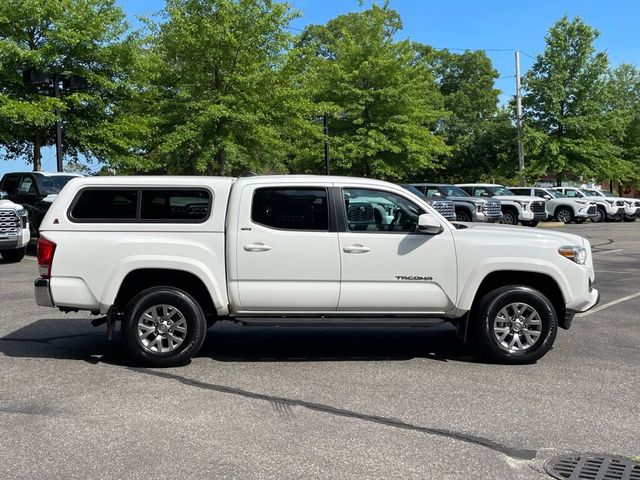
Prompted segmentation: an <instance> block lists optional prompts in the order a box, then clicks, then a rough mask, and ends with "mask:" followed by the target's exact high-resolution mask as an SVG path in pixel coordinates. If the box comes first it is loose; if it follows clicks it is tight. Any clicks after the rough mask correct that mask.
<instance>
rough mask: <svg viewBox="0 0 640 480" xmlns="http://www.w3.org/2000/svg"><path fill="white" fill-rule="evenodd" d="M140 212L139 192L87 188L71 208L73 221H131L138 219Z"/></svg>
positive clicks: (133, 190) (134, 190)
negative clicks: (138, 211)
mask: <svg viewBox="0 0 640 480" xmlns="http://www.w3.org/2000/svg"><path fill="white" fill-rule="evenodd" d="M137 210H138V190H136V189H111V188H108V189H107V188H99V189H98V188H96V189H92V188H87V189H84V190H82V191H81V193H80V196H79V197H77V200H76V201H75V202H74V204H73V206H72V207H71V215H70V218H71V220H78V221H81V222H91V221H111V222H114V221H121V220H124V221H130V220H135V219H136V217H137V216H136V213H137Z"/></svg>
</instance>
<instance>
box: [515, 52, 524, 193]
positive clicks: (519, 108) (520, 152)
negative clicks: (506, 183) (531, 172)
mask: <svg viewBox="0 0 640 480" xmlns="http://www.w3.org/2000/svg"><path fill="white" fill-rule="evenodd" d="M515 56H516V127H517V130H518V174H519V176H520V186H521V187H524V186H525V184H524V183H525V182H524V149H523V148H522V98H521V97H520V52H519V51H518V49H517V48H516V51H515Z"/></svg>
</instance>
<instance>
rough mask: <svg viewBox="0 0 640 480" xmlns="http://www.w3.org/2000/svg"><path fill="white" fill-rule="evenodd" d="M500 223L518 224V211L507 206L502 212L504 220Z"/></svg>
mask: <svg viewBox="0 0 640 480" xmlns="http://www.w3.org/2000/svg"><path fill="white" fill-rule="evenodd" d="M500 223H504V224H505V225H517V224H518V212H516V211H515V210H514V209H512V208H507V209H505V210H504V211H503V212H502V220H500Z"/></svg>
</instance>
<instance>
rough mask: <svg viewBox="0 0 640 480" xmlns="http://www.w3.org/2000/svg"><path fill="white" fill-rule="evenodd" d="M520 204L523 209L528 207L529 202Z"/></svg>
mask: <svg viewBox="0 0 640 480" xmlns="http://www.w3.org/2000/svg"><path fill="white" fill-rule="evenodd" d="M520 205H522V208H523V209H525V210H526V209H527V208H529V202H520Z"/></svg>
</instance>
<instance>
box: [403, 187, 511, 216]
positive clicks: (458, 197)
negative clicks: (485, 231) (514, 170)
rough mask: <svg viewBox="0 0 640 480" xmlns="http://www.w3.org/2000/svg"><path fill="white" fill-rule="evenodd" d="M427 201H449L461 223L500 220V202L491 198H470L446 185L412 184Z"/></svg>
mask: <svg viewBox="0 0 640 480" xmlns="http://www.w3.org/2000/svg"><path fill="white" fill-rule="evenodd" d="M411 186H412V187H414V188H416V189H417V190H419V191H420V193H422V194H423V195H425V196H426V197H427V200H429V199H431V200H435V199H445V200H451V201H452V202H453V204H454V206H455V210H456V218H457V219H458V220H459V221H461V222H490V223H494V222H499V221H500V220H502V209H501V207H500V200H498V199H496V198H491V197H472V196H470V195H469V194H468V193H467V192H465V191H464V190H462V189H461V188H459V187H456V186H455V185H451V184H446V183H412V184H411Z"/></svg>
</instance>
